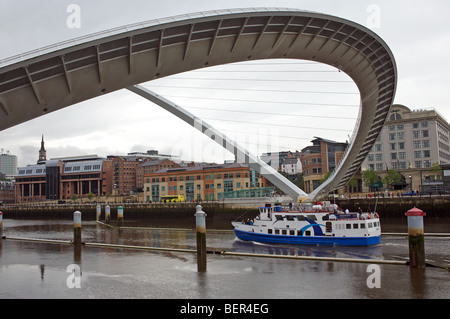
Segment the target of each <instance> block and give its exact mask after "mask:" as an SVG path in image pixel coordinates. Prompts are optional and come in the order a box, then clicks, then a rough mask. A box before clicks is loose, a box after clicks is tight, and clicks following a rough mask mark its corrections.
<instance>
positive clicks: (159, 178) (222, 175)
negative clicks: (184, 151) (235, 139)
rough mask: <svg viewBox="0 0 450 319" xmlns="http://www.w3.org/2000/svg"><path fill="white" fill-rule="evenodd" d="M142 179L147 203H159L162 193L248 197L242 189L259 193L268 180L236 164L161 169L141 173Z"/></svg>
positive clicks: (203, 197) (208, 197)
mask: <svg viewBox="0 0 450 319" xmlns="http://www.w3.org/2000/svg"><path fill="white" fill-rule="evenodd" d="M144 179H145V182H144V200H145V201H147V202H150V201H152V202H158V201H160V198H161V196H164V195H183V196H184V198H185V200H186V201H193V200H196V201H201V200H217V199H219V198H224V196H225V195H227V194H233V195H236V197H239V194H242V197H250V196H251V195H250V194H249V195H247V196H246V193H245V192H244V191H246V190H248V191H250V190H253V192H255V191H258V192H259V193H258V194H260V190H261V189H262V188H265V187H266V183H267V182H266V179H265V178H264V177H262V176H260V175H259V174H258V173H256V172H255V171H253V170H250V169H249V168H248V166H246V165H243V164H239V163H232V164H208V165H196V166H188V167H178V168H163V169H161V170H159V171H156V172H153V173H148V174H144ZM241 191H242V192H241ZM225 197H226V196H225Z"/></svg>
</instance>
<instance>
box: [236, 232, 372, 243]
mask: <svg viewBox="0 0 450 319" xmlns="http://www.w3.org/2000/svg"><path fill="white" fill-rule="evenodd" d="M234 233H235V234H236V236H237V237H238V238H239V239H242V240H247V241H256V242H261V243H275V244H297V245H335V246H371V245H376V244H379V243H380V236H374V237H331V236H288V235H270V234H261V233H253V232H246V231H242V230H237V229H235V230H234Z"/></svg>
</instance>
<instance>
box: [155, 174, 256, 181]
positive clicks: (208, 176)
mask: <svg viewBox="0 0 450 319" xmlns="http://www.w3.org/2000/svg"><path fill="white" fill-rule="evenodd" d="M234 177H236V178H240V177H241V173H235V174H233V173H227V174H223V177H222V174H216V178H217V179H221V178H234ZM245 177H246V178H248V173H245ZM194 179H195V180H201V179H202V176H201V175H197V176H195V177H194V175H191V176H178V177H177V176H172V177H169V178H168V180H169V182H177V181H180V182H182V181H184V180H186V181H193V180H194ZM204 179H205V180H206V179H214V174H208V175H204ZM159 181H160V178H159V177H156V178H152V183H159ZM165 181H166V178H165V177H161V182H165ZM147 183H150V178H147Z"/></svg>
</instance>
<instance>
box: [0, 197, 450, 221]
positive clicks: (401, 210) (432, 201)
mask: <svg viewBox="0 0 450 319" xmlns="http://www.w3.org/2000/svg"><path fill="white" fill-rule="evenodd" d="M335 203H336V204H338V205H339V206H340V207H342V208H344V209H346V208H348V209H349V210H350V211H357V210H358V208H359V207H361V209H362V210H363V211H374V210H375V209H376V211H377V212H378V213H379V215H380V216H381V218H384V217H387V218H405V212H407V211H408V210H410V209H411V208H413V207H417V208H420V209H421V210H423V211H424V212H426V213H427V217H432V218H450V198H449V197H400V198H397V197H394V198H378V199H376V198H368V199H366V198H363V199H336V200H335ZM101 205H102V216H104V212H105V206H106V205H109V206H110V208H111V219H112V220H115V219H116V218H117V208H118V207H119V206H122V207H123V208H124V215H125V219H128V218H147V219H164V218H181V217H192V216H193V215H194V214H195V211H196V209H195V207H196V206H197V205H198V204H196V203H152V204H142V203H125V204H122V203H108V204H101ZM201 205H202V207H203V211H205V212H206V213H207V214H208V220H209V221H212V222H214V220H219V219H220V220H224V221H232V220H234V219H236V218H237V217H239V216H241V215H244V216H245V217H246V218H252V217H254V216H256V214H257V212H258V206H259V205H258V204H256V203H251V204H249V205H242V203H238V204H236V203H231V202H229V203H217V202H204V203H201ZM96 206H97V203H86V204H51V205H45V204H35V205H33V204H26V205H8V206H0V211H3V212H4V216H5V218H39V219H45V218H51V219H57V218H63V219H71V218H72V216H73V213H74V212H75V211H80V212H82V213H83V220H95V218H96Z"/></svg>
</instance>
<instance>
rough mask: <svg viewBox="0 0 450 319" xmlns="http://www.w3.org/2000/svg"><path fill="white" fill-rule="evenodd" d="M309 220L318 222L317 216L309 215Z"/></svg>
mask: <svg viewBox="0 0 450 319" xmlns="http://www.w3.org/2000/svg"><path fill="white" fill-rule="evenodd" d="M307 217H308V219H309V220H317V217H316V215H307Z"/></svg>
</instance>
